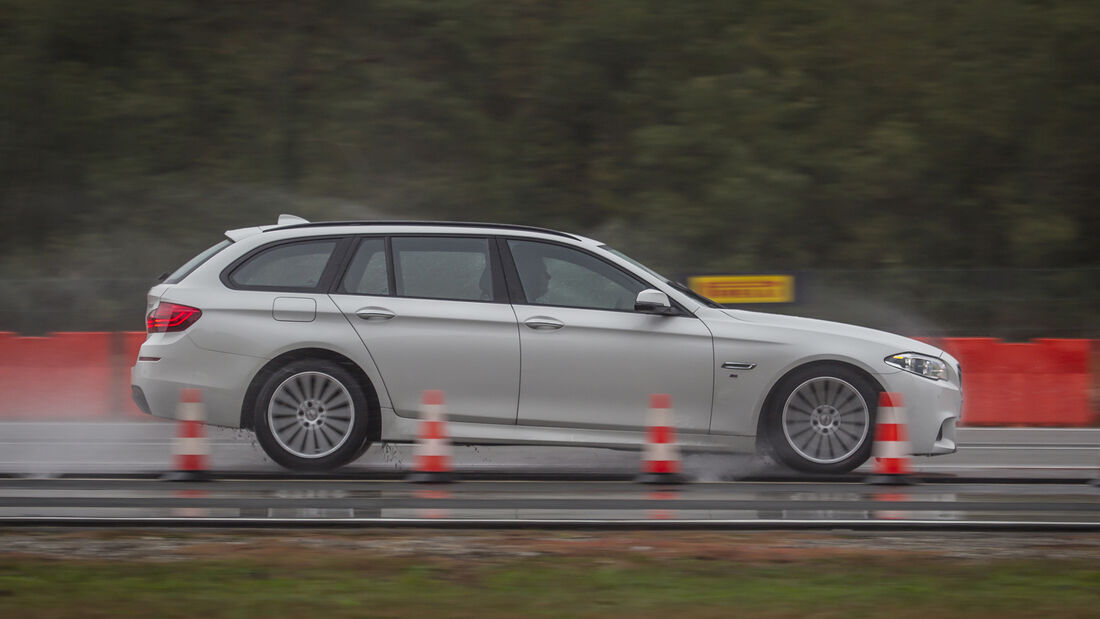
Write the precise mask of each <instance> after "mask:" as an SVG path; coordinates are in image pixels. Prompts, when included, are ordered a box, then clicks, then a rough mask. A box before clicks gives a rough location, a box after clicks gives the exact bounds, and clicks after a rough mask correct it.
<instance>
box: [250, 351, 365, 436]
mask: <svg viewBox="0 0 1100 619" xmlns="http://www.w3.org/2000/svg"><path fill="white" fill-rule="evenodd" d="M303 359H324V360H326V361H332V362H334V363H338V364H340V366H341V367H343V368H344V369H346V370H347V371H348V372H350V373H351V374H352V376H355V378H356V380H358V381H359V385H360V386H361V387H363V392H364V394H365V395H366V396H367V406H368V408H369V412H370V414H371V415H372V416H373V417H374V419H375V420H376V421H377V423H372V424H371V425H370V433H369V434H368V435H367V439H368V440H369V441H371V442H377V441H378V440H379V439H380V438H381V435H382V427H381V426H382V424H381V412H382V409H381V405H380V404H379V402H378V391H377V390H376V389H375V387H374V383H373V382H372V381H371V379H370V377H369V376H367V373H366V372H364V371H363V368H361V367H359V364H357V363H355V362H354V361H352V360H351V359H349V358H347V357H345V356H344V355H342V354H340V353H338V352H336V351H333V350H329V349H327V348H298V349H295V350H289V351H287V352H284V353H282V354H281V355H279V356H277V357H275V358H273V359H272V360H271V361H268V362H267V363H266V364H264V366H263V367H262V368H260V370H259V371H257V372H256V375H255V376H253V377H252V381H251V382H250V383H249V384H248V390H247V391H246V392H245V396H244V401H243V402H242V403H241V427H242V428H246V429H249V430H254V429H255V427H256V426H255V423H254V421H253V419H252V416H253V414H254V410H255V408H256V398H258V397H259V394H260V389H262V388H263V386H264V383H265V382H266V381H267V378H268V377H269V376H270V375H271V374H273V373H274V372H275V371H276V370H277V369H279V368H280V367H282V366H284V365H286V364H288V363H291V362H293V361H301V360H303Z"/></svg>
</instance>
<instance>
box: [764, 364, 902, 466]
mask: <svg viewBox="0 0 1100 619" xmlns="http://www.w3.org/2000/svg"><path fill="white" fill-rule="evenodd" d="M814 378H836V379H840V380H843V381H844V382H846V383H848V384H850V385H852V386H853V387H855V388H856V389H857V390H858V391H859V393H860V395H861V396H863V399H864V402H865V403H866V404H867V413H868V417H869V419H868V426H867V435H866V436H865V437H864V438H863V443H862V444H861V445H860V446H859V449H857V450H856V452H855V453H853V454H852V455H850V456H848V457H847V458H845V459H843V460H841V461H839V462H832V463H829V464H822V463H818V462H811V461H809V460H807V459H805V458H804V457H802V456H801V455H799V453H798V452H797V451H795V450H794V448H793V447H792V446H791V445H790V443H789V442H788V440H787V437H786V435H785V434H784V432H783V407H784V406H785V405H786V402H787V399H788V398H789V397H790V396H791V394H792V393H793V392H794V390H795V389H796V388H797V387H798V386H799V385H801V384H803V383H805V382H806V381H808V380H811V379H814ZM879 391H880V389H879V387H878V385H876V384H875V383H874V381H872V380H869V379H868V378H867V377H865V376H864V375H863V374H861V373H860V372H857V371H856V370H854V369H852V368H849V367H846V366H842V365H831V364H830V365H816V366H811V367H807V368H804V369H801V370H796V371H794V372H792V373H791V374H789V375H787V376H786V377H784V378H783V380H781V381H780V382H779V383H778V384H777V385H776V388H775V390H774V391H773V392H772V397H770V398H769V399H768V405H767V409H766V410H765V411H764V412H765V415H766V417H765V425H764V429H765V436H766V438H767V451H768V453H769V454H771V455H772V456H773V457H774V458H775V459H776V460H778V461H779V462H780V463H782V464H784V465H786V466H787V467H790V468H792V469H794V470H796V471H801V472H803V473H817V474H836V473H848V472H851V471H852V470H854V469H855V468H857V467H858V466H859V465H861V464H863V463H864V462H866V461H867V459H868V458H869V457H870V456H871V448H872V445H873V443H874V436H875V420H876V418H877V416H878V394H879Z"/></svg>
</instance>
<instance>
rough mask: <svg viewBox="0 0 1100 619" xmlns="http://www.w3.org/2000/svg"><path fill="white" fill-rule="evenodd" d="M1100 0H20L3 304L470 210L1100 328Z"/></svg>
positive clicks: (659, 255)
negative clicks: (341, 225) (315, 223)
mask: <svg viewBox="0 0 1100 619" xmlns="http://www.w3.org/2000/svg"><path fill="white" fill-rule="evenodd" d="M1098 112H1100V3H1097V2H1095V1H1094V0H1065V1H1055V0H972V1H966V2H958V1H957V0H922V1H920V2H913V1H906V0H766V1H758V0H739V1H736V2H731V1H727V0H677V1H675V2H668V1H666V0H600V1H596V2H593V1H591V0H514V1H509V2H501V1H500V0H449V1H446V2H438V1H431V0H372V1H352V0H314V1H310V2H302V1H300V0H291V1H284V0H254V1H245V0H237V1H208V0H144V1H142V2H123V1H118V0H115V1H110V0H37V1H35V2H27V1H25V0H0V215H2V225H0V330H10V331H21V332H24V333H42V332H45V331H49V330H89V329H111V330H114V329H141V328H142V310H143V308H144V298H143V297H144V292H145V290H146V289H147V288H148V287H149V286H150V285H151V284H152V283H153V282H154V281H155V277H156V276H157V275H158V274H159V273H161V272H163V271H166V270H170V269H172V268H174V267H175V266H178V264H180V263H182V262H183V261H185V260H186V259H187V258H189V257H190V256H192V255H194V254H195V253H197V252H199V251H200V250H202V249H204V248H205V247H207V246H209V245H211V244H213V243H214V242H216V241H217V240H218V238H219V237H220V235H221V232H222V231H223V230H225V229H228V228H234V227H242V226H250V225H257V224H261V223H274V221H275V218H276V216H277V214H278V213H281V212H290V213H295V214H298V215H302V216H305V217H307V218H310V219H349V218H353V219H358V218H401V219H457V220H467V221H493V222H511V223H522V224H531V225H539V226H548V227H556V228H561V229H564V230H568V231H573V232H578V233H581V234H586V235H590V236H594V237H596V238H599V239H601V240H603V241H605V242H608V243H609V244H611V245H613V246H616V247H618V248H619V249H621V250H623V251H625V252H626V253H628V254H631V255H632V256H634V257H636V258H638V259H640V260H642V261H643V262H646V263H648V264H650V265H651V266H653V267H654V268H655V269H657V270H659V271H662V272H666V273H668V274H669V275H673V276H677V277H683V276H684V275H687V274H691V273H752V272H773V271H784V272H789V271H793V272H797V273H798V274H799V277H800V278H801V279H802V281H803V283H804V285H805V288H804V292H805V295H804V297H803V298H802V299H801V300H800V301H801V302H800V303H799V304H798V305H795V306H790V307H780V308H770V309H778V310H780V311H791V312H796V313H801V314H809V315H816V316H821V317H826V318H835V319H841V320H846V321H851V322H857V323H860V324H868V325H871V326H876V327H882V328H888V329H891V330H894V331H900V332H903V333H907V334H910V335H932V336H935V335H974V336H980V335H992V336H1002V337H1007V338H1013V339H1022V338H1027V337H1034V336H1062V337H1100V325H1098V322H1100V321H1098V320H1097V317H1098V315H1100V242H1098V240H1097V239H1098V238H1100V209H1098V205H1097V199H1098V188H1100V123H1098V122H1097V119H1098V116H1100V114H1098Z"/></svg>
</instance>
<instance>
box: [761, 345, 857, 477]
mask: <svg viewBox="0 0 1100 619" xmlns="http://www.w3.org/2000/svg"><path fill="white" fill-rule="evenodd" d="M877 395H878V388H877V386H876V385H875V384H873V382H872V381H870V380H868V379H867V378H866V377H865V376H864V375H863V374H861V373H859V372H857V371H855V370H854V369H852V368H849V367H846V366H842V365H818V366H810V367H807V368H805V369H802V370H798V371H795V372H794V373H792V374H790V375H789V376H787V377H785V378H784V379H783V380H782V381H781V382H780V384H779V385H777V386H776V389H775V392H774V394H773V397H771V398H770V399H769V406H768V408H769V410H767V411H765V413H766V415H767V418H766V428H765V430H766V436H767V440H768V445H769V447H770V448H771V452H772V454H773V455H774V456H775V457H776V458H777V459H778V460H779V461H780V462H782V463H783V464H785V465H787V466H789V467H791V468H793V469H795V470H798V471H803V472H806V473H847V472H849V471H851V470H852V469H855V468H856V467H858V466H859V465H861V464H863V463H864V462H865V461H866V460H867V458H868V457H869V456H870V455H871V443H872V441H873V430H874V424H875V413H876V411H877V405H878V400H877Z"/></svg>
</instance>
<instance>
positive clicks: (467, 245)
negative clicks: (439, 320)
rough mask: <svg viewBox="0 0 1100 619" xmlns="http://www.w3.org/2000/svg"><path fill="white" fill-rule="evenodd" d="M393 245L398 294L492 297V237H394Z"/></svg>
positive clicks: (468, 298) (472, 298)
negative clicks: (490, 259) (490, 239)
mask: <svg viewBox="0 0 1100 619" xmlns="http://www.w3.org/2000/svg"><path fill="white" fill-rule="evenodd" d="M392 245H393V262H394V271H395V275H396V279H397V294H398V296H404V297H421V298H429V299H452V300H456V301H491V300H493V271H492V265H491V264H490V262H489V239H477V238H452V237H423V238H420V237H394V238H393V240H392Z"/></svg>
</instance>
